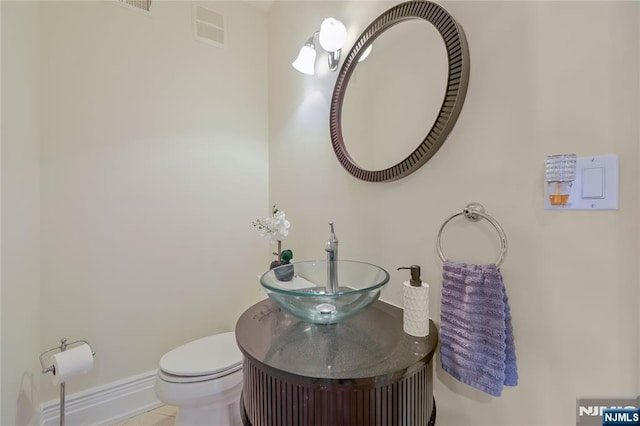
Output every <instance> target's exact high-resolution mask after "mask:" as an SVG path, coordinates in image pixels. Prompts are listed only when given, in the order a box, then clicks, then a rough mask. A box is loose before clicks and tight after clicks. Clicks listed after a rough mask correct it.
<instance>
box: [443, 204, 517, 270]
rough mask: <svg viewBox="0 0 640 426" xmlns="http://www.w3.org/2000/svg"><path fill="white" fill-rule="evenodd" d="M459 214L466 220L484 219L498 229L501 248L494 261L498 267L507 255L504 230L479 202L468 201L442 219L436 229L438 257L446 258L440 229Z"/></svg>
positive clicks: (444, 259)
mask: <svg viewBox="0 0 640 426" xmlns="http://www.w3.org/2000/svg"><path fill="white" fill-rule="evenodd" d="M460 215H464V217H466V218H467V219H468V220H470V221H472V222H477V221H479V220H480V219H486V220H487V221H488V222H489V223H491V224H492V225H493V227H494V228H496V231H498V235H499V236H500V248H501V249H502V251H501V253H500V257H499V258H498V260H497V261H496V266H498V267H499V266H500V264H501V263H502V261H503V260H504V258H505V256H506V255H507V236H506V234H505V233H504V230H503V229H502V227H501V226H500V224H499V223H498V222H497V221H496V220H495V219H494V218H492V217H491V216H489V215H488V214H486V213H485V212H484V207H483V206H482V204H480V203H470V204H468V205H467V207H465V208H464V209H462V210H460V211H459V212H457V213H454V214H452V215H451V216H449V217H448V218H447V219H446V220H445V221H444V223H443V224H442V226H441V227H440V231H438V239H437V240H436V248H437V249H438V255H439V256H440V259H441V260H442V261H443V262H445V261H446V260H447V257H446V256H445V255H444V253H443V252H442V246H441V245H440V238H441V237H442V230H443V229H444V227H445V226H446V225H447V223H449V221H450V220H451V219H453V218H454V217H457V216H460Z"/></svg>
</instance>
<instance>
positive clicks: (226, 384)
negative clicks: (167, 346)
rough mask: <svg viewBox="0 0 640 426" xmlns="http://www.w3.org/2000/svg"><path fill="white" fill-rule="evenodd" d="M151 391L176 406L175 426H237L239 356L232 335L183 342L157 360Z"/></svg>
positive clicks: (240, 389)
mask: <svg viewBox="0 0 640 426" xmlns="http://www.w3.org/2000/svg"><path fill="white" fill-rule="evenodd" d="M154 389H155V392H156V396H157V397H158V399H159V400H160V401H161V402H163V403H165V404H167V405H173V406H176V407H178V411H177V413H176V421H175V425H176V426H200V425H202V426H204V425H211V426H236V425H241V424H242V420H241V418H240V394H241V393H242V353H241V352H240V350H239V349H238V346H237V345H236V339H235V333H233V332H228V333H220V334H215V335H213V336H208V337H204V338H202V339H198V340H194V341H193V342H189V343H186V344H184V345H182V346H180V347H178V348H176V349H173V350H172V351H169V352H167V353H166V354H165V355H164V356H163V357H162V358H161V359H160V368H159V369H158V374H157V376H156V380H155V384H154Z"/></svg>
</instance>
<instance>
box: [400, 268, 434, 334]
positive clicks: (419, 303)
mask: <svg viewBox="0 0 640 426" xmlns="http://www.w3.org/2000/svg"><path fill="white" fill-rule="evenodd" d="M400 269H409V270H411V278H410V279H409V280H408V281H405V282H404V283H403V287H402V303H403V308H404V312H403V318H402V319H403V329H404V332H405V333H407V334H409V335H411V336H415V337H425V336H428V335H429V284H427V283H424V282H422V279H421V278H420V266H419V265H411V266H410V267H405V266H403V267H401V268H398V270H400Z"/></svg>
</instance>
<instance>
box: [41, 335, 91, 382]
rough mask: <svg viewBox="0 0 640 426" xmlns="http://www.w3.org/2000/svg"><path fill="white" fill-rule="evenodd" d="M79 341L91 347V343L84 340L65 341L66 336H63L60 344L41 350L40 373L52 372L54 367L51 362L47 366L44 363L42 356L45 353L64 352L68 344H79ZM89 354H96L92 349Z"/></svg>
mask: <svg viewBox="0 0 640 426" xmlns="http://www.w3.org/2000/svg"><path fill="white" fill-rule="evenodd" d="M81 343H86V344H87V345H88V346H89V348H91V345H90V344H89V342H87V341H86V340H76V341H75V342H71V343H67V338H66V337H63V338H62V339H60V346H56V347H55V348H51V349H47V350H46V351H44V352H42V353H41V354H40V365H41V366H42V374H47V373H49V372H54V370H55V367H54V366H53V364H52V365H49V366H46V365H44V356H45V355H47V354H48V353H50V352H55V351H59V352H64V351H66V350H67V348H68V347H69V346H72V345H77V344H81ZM91 355H93V356H96V353H95V352H94V350H93V349H91Z"/></svg>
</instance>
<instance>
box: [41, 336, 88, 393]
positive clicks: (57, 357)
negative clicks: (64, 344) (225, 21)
mask: <svg viewBox="0 0 640 426" xmlns="http://www.w3.org/2000/svg"><path fill="white" fill-rule="evenodd" d="M50 363H51V364H52V365H53V374H52V375H51V382H52V383H53V384H54V385H57V384H60V383H63V382H66V381H67V379H70V378H72V377H74V376H78V375H80V374H85V373H88V372H89V371H91V369H92V368H93V352H92V351H91V347H89V345H87V344H86V343H82V344H80V345H78V346H74V347H73V348H71V349H67V350H66V351H64V352H58V353H56V354H54V355H53V356H52V357H51V358H50Z"/></svg>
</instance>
